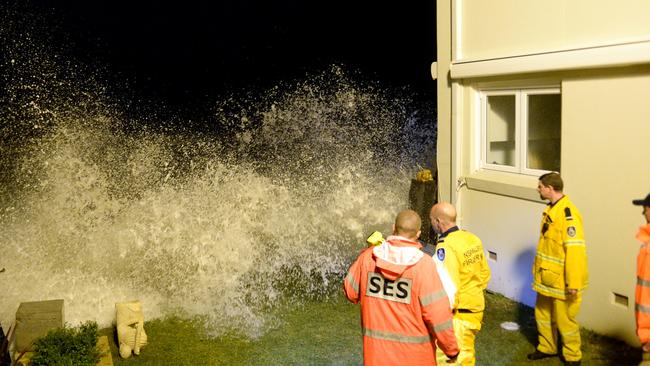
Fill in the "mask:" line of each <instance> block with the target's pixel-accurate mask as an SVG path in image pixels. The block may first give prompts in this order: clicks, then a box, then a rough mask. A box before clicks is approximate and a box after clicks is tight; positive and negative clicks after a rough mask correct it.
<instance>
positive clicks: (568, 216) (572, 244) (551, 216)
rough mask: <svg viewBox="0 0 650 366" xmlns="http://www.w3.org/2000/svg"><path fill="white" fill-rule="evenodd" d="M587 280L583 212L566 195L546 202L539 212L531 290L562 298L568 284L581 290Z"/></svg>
mask: <svg viewBox="0 0 650 366" xmlns="http://www.w3.org/2000/svg"><path fill="white" fill-rule="evenodd" d="M587 283H588V272H587V251H586V247H585V239H584V231H583V228H582V215H580V212H579V211H578V209H577V208H576V206H574V205H573V203H571V200H569V197H567V196H563V197H562V198H560V199H559V200H558V201H557V202H555V204H553V205H548V206H547V207H546V209H545V210H544V213H543V216H542V224H541V229H540V236H539V242H538V244H537V255H536V256H535V262H534V264H533V290H535V291H537V292H538V293H540V294H542V295H545V296H549V297H553V298H556V299H561V300H565V299H566V289H567V288H570V289H576V290H578V291H582V290H584V289H585V288H586V287H587Z"/></svg>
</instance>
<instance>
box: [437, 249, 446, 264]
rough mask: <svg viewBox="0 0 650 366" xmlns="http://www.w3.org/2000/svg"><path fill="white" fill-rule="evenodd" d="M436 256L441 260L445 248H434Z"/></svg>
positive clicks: (443, 256)
mask: <svg viewBox="0 0 650 366" xmlns="http://www.w3.org/2000/svg"><path fill="white" fill-rule="evenodd" d="M436 256H438V259H439V260H440V261H441V262H442V261H444V260H445V248H440V249H438V250H436Z"/></svg>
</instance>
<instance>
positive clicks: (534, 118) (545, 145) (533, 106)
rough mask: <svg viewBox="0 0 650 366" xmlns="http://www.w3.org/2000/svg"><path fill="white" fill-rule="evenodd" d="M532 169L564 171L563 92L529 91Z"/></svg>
mask: <svg viewBox="0 0 650 366" xmlns="http://www.w3.org/2000/svg"><path fill="white" fill-rule="evenodd" d="M527 102H528V138H527V159H526V160H527V163H526V167H527V168H529V169H539V170H549V171H557V172H559V171H560V141H561V139H560V136H561V135H560V133H561V128H562V125H561V124H562V117H561V116H562V114H561V112H562V106H561V97H560V94H528V95H527Z"/></svg>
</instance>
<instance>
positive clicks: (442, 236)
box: [438, 226, 460, 242]
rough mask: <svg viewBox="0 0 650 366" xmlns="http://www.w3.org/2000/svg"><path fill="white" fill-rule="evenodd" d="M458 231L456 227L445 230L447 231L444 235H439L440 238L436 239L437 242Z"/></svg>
mask: <svg viewBox="0 0 650 366" xmlns="http://www.w3.org/2000/svg"><path fill="white" fill-rule="evenodd" d="M458 230H460V229H459V228H458V226H454V227H451V228H449V230H447V231H445V232H444V233H442V234H440V236H439V237H438V242H440V241H441V240H443V239H444V238H446V237H447V235H449V234H451V233H453V232H454V231H458Z"/></svg>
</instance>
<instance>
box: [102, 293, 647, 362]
mask: <svg viewBox="0 0 650 366" xmlns="http://www.w3.org/2000/svg"><path fill="white" fill-rule="evenodd" d="M280 314H281V315H280V316H281V318H282V322H281V325H279V326H278V327H277V328H275V329H273V330H271V331H269V332H267V333H265V334H264V335H263V336H261V337H260V338H258V339H255V340H249V339H245V338H243V337H238V336H235V335H229V336H223V337H219V338H209V337H207V336H206V335H205V333H204V331H203V327H202V326H201V325H200V324H198V323H195V322H192V321H187V320H182V319H179V318H174V317H171V318H167V319H163V320H152V321H148V322H147V323H146V324H145V330H146V331H147V335H148V337H149V344H148V345H147V346H146V347H144V348H143V349H142V351H141V354H140V356H132V357H131V358H129V359H127V360H123V359H121V358H120V357H119V355H118V353H117V348H116V346H115V338H114V330H113V329H104V330H102V334H104V335H108V336H109V338H110V340H111V341H110V343H111V352H112V356H113V362H114V364H115V365H127V364H128V365H133V366H136V365H361V364H362V350H361V334H360V324H359V307H358V306H356V305H352V304H350V303H348V302H347V301H345V299H344V298H343V297H342V296H341V297H337V298H336V299H333V300H330V301H328V302H309V303H307V304H305V305H304V306H301V307H298V308H294V309H293V310H290V311H284V312H281V313H280ZM504 321H515V322H517V323H519V325H520V326H521V329H520V331H516V332H512V331H506V330H504V329H502V328H501V327H500V324H501V323H502V322H504ZM484 322H485V323H484V325H483V329H482V330H481V332H480V333H479V335H478V337H477V342H476V348H477V364H478V365H495V366H497V365H498V366H506V365H532V364H534V365H538V366H547V365H561V364H562V363H561V361H560V360H559V359H558V358H551V359H545V360H540V361H535V362H531V361H528V360H527V359H526V354H527V353H529V352H532V351H533V350H534V344H535V343H536V330H535V322H534V318H533V309H531V308H529V307H526V306H523V305H521V304H518V303H515V302H513V301H510V300H508V299H506V298H504V297H503V296H500V295H494V294H487V309H486V313H485V319H484ZM582 335H583V346H582V348H583V353H584V358H583V365H617V366H624V365H637V364H638V362H639V358H640V351H639V350H638V349H635V348H633V347H630V346H628V345H626V344H625V343H623V342H620V341H617V340H613V339H610V338H606V337H602V336H598V335H596V334H594V333H592V332H589V331H587V330H583V332H582Z"/></svg>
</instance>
